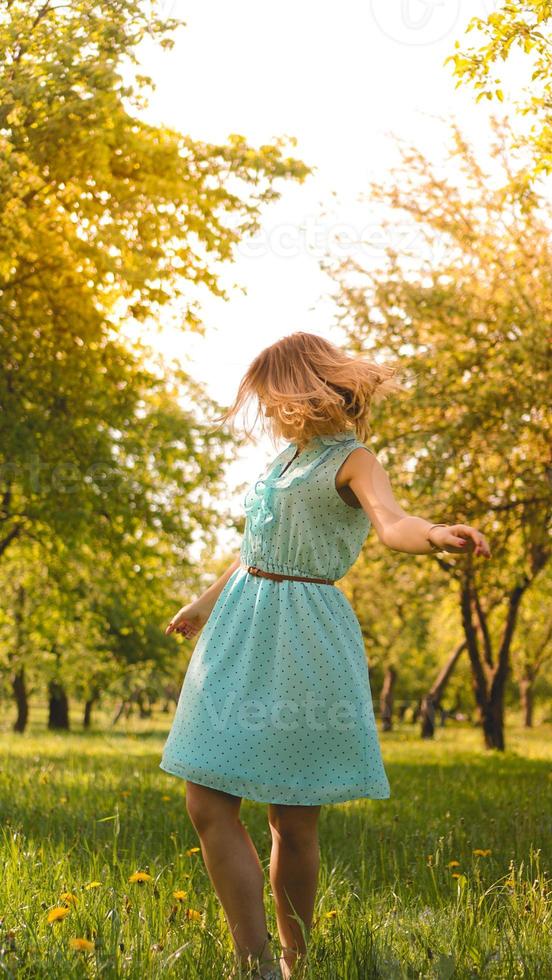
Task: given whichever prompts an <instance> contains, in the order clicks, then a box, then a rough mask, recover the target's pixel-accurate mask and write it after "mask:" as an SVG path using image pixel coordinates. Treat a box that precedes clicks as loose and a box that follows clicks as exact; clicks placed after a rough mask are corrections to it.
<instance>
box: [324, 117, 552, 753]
mask: <svg viewBox="0 0 552 980" xmlns="http://www.w3.org/2000/svg"><path fill="white" fill-rule="evenodd" d="M495 134H496V139H495V143H494V145H493V147H492V152H491V162H492V167H489V169H490V171H491V174H488V173H486V171H485V166H484V165H483V164H482V163H480V161H479V160H478V158H477V157H476V155H475V153H474V152H473V150H472V148H471V147H470V146H469V145H468V144H467V143H466V141H465V140H464V139H463V137H462V134H461V133H460V132H459V130H458V128H457V127H456V126H453V127H452V137H453V139H452V147H451V151H450V156H449V159H448V162H447V170H446V174H447V176H446V177H443V176H442V175H441V174H437V173H435V172H434V168H433V167H432V165H431V163H430V161H429V160H427V159H426V158H425V157H424V155H423V154H422V153H421V152H419V151H417V150H416V149H415V148H414V149H409V148H406V149H403V151H402V164H401V166H400V167H399V168H398V169H397V170H396V171H395V172H394V173H392V175H391V178H390V181H389V183H388V184H387V183H383V184H377V183H375V184H374V185H373V186H372V187H371V190H370V195H371V200H372V201H374V202H375V204H376V206H377V205H378V203H379V205H380V206H381V208H382V223H383V226H384V229H385V232H386V246H385V248H384V250H383V259H382V263H381V265H380V267H379V268H375V269H370V270H367V269H365V268H364V267H363V266H362V264H361V263H359V262H358V261H355V260H349V261H347V262H345V263H338V264H334V265H333V267H332V265H331V263H328V267H329V268H330V271H333V274H334V276H335V279H336V281H337V283H338V286H339V289H340V293H339V302H340V304H341V308H342V310H341V316H340V321H341V323H342V325H343V327H344V328H345V330H346V333H347V335H348V338H349V342H350V344H351V346H353V347H355V346H356V347H358V348H362V349H364V350H365V351H366V350H370V349H371V350H373V351H374V352H376V351H377V354H378V355H381V356H382V357H386V356H389V355H391V356H392V358H393V360H394V361H395V360H396V359H397V358H401V360H402V363H403V365H404V371H405V375H406V376H410V380H409V389H410V390H409V392H408V396H407V398H406V399H405V400H400V399H397V400H396V402H395V403H394V404H390V403H387V404H386V406H385V410H383V411H382V410H381V408H380V407H376V408H375V410H374V418H375V423H374V427H375V428H376V429H377V431H378V437H379V441H380V443H381V445H382V446H385V455H386V462H387V465H388V469H389V472H390V477H391V480H392V482H393V481H394V483H395V485H396V486H400V487H401V490H402V496H403V498H404V499H406V500H407V501H408V504H407V506H406V509H407V510H409V511H410V512H414V513H418V514H421V515H423V516H426V517H427V518H428V519H430V520H432V521H445V522H446V523H455V522H462V523H469V524H473V525H475V526H478V527H480V528H481V530H482V531H483V532H484V533H485V534H486V535H487V536H488V538H489V540H490V542H491V547H492V551H493V558H492V560H491V561H490V562H488V563H485V564H484V565H483V564H481V563H476V562H474V561H473V557H472V556H471V555H470V554H468V555H466V556H452V555H436V556H434V557H433V556H432V557H431V558H429V559H425V560H426V561H428V560H429V561H430V562H432V563H433V564H434V566H435V568H436V569H440V571H441V573H442V574H443V575H444V576H446V577H447V578H448V580H449V582H450V583H451V586H453V587H454V588H455V590H456V592H457V596H458V607H459V614H460V622H461V626H462V630H463V634H464V637H465V640H466V645H467V651H468V657H469V661H470V666H471V674H472V683H473V690H474V695H475V699H476V703H477V706H478V710H479V714H480V720H481V724H482V727H483V732H484V737H485V743H486V745H487V746H488V747H495V748H498V749H502V748H503V747H504V725H503V707H504V691H505V684H506V679H507V677H508V673H509V670H510V654H511V648H512V642H513V638H514V635H515V629H516V622H517V618H518V614H519V609H520V605H521V603H522V601H523V600H524V597H525V596H526V594H527V593H528V591H529V590H530V589H531V588H532V587H534V586H535V584H536V583H537V582H538V580H539V577H540V575H541V574H542V572H543V570H544V568H545V567H546V565H547V563H548V562H549V560H550V554H551V544H550V526H551V523H552V481H551V473H552V459H551V431H550V424H551V423H550V418H551V416H550V413H547V407H548V404H549V399H548V395H547V393H548V392H550V390H551V380H552V379H551V373H552V372H551V367H552V364H551V359H550V348H549V323H550V317H551V312H552V281H551V279H550V275H549V270H550V260H551V253H552V249H551V214H550V207H549V205H548V203H547V202H546V201H545V200H541V199H539V198H538V197H537V195H536V192H535V195H534V198H533V203H532V204H531V205H530V206H528V204H527V201H525V200H523V201H521V200H520V199H519V198H516V197H515V196H512V194H510V193H509V194H507V193H505V192H504V191H503V190H502V189H501V188H503V187H504V184H505V182H506V181H505V180H504V179H503V177H504V173H505V171H508V172H512V173H515V172H516V165H517V157H516V155H515V154H514V153H508V150H507V146H508V142H509V141H508V135H509V134H508V133H506V132H505V130H504V126H501V125H500V124H498V123H496V124H495ZM501 167H502V168H503V170H502V172H501V173H498V175H497V171H499V170H500V168H501ZM404 215H406V216H407V217H408V219H409V220H410V221H411V223H412V226H413V227H414V228H415V229H416V236H415V243H414V247H413V248H406V247H405V248H402V249H401V248H400V247H399V245H398V244H397V242H398V240H399V236H398V234H396V233H395V231H394V222H395V221H397V220H399V219H400V218H402V216H404ZM412 377H414V378H415V381H414V383H413V382H412V380H411V379H412Z"/></svg>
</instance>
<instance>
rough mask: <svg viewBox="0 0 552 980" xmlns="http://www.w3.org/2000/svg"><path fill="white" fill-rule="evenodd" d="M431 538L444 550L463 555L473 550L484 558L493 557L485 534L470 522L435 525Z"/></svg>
mask: <svg viewBox="0 0 552 980" xmlns="http://www.w3.org/2000/svg"><path fill="white" fill-rule="evenodd" d="M429 536H430V539H431V541H432V542H433V544H436V545H438V547H439V548H440V549H442V550H443V551H448V552H450V553H451V554H455V555H461V554H467V553H468V552H473V554H474V555H476V556H478V555H481V556H482V557H483V558H490V557H491V549H490V548H489V544H488V542H487V539H486V538H485V535H484V534H481V531H478V530H477V528H476V527H470V525H469V524H449V525H448V526H447V527H434V528H432V529H431V531H430V535H429Z"/></svg>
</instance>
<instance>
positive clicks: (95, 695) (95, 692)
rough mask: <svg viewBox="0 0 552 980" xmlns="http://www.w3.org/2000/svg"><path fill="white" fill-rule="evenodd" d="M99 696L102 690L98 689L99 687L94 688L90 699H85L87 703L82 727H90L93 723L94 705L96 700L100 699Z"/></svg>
mask: <svg viewBox="0 0 552 980" xmlns="http://www.w3.org/2000/svg"><path fill="white" fill-rule="evenodd" d="M99 697H100V692H99V691H98V690H97V688H94V690H93V691H92V693H91V694H90V697H89V698H88V700H87V701H85V703H84V715H83V718H82V727H83V728H90V724H91V721H92V708H93V707H94V705H95V703H96V701H97V700H98V699H99Z"/></svg>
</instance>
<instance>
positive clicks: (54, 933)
mask: <svg viewBox="0 0 552 980" xmlns="http://www.w3.org/2000/svg"><path fill="white" fill-rule="evenodd" d="M102 721H103V719H98V723H99V724H100V723H102ZM169 721H170V717H169V716H166V715H165V716H158V717H157V718H156V719H154V720H152V721H138V720H135V721H134V720H132V719H131V720H130V721H129V722H127V723H125V725H124V727H123V728H121V729H120V730H117V729H116V730H115V731H114V732H113V731H111V730H109V729H108V728H107V726H106V728H105V730H104V731H96V732H94V733H92V734H89V735H82V734H79V733H75V734H61V735H51V734H48V733H47V732H46V730H45V728H44V725H43V723H42V718H39V719H38V720H36V721H34V723H33V726H32V727H31V729H30V730H29V732H28V733H27V734H25V735H24V736H22V737H21V736H15V735H12V734H11V733H9V732H8V731H5V732H4V734H2V735H0V743H1V747H2V756H3V764H2V767H1V772H0V806H1V811H2V812H1V817H2V836H1V847H2V869H3V870H2V876H1V878H0V896H1V899H0V976H3V977H17V978H18V980H19V978H23V977H24V978H31V977H32V978H33V980H34V978H43V977H44V978H46V977H47V978H55V980H71V978H75V980H76V978H79V980H81V978H82V977H102V978H115V977H131V978H135V980H145V978H157V977H164V978H165V977H186V978H201V980H204V978H216V980H222V978H223V977H224V976H225V972H227V971H228V970H229V969H230V966H231V963H232V946H231V943H230V939H229V935H228V931H227V928H226V925H225V921H224V917H223V914H222V910H221V909H220V906H219V904H218V900H217V899H216V897H215V895H214V893H213V890H212V888H211V885H210V882H209V879H208V877H207V874H206V871H205V868H204V865H203V859H202V857H201V854H200V853H199V854H198V853H197V852H195V853H192V854H187V853H186V851H187V850H188V849H190V848H192V847H197V844H198V841H197V837H196V834H195V831H194V829H193V827H192V825H191V823H190V821H189V818H188V815H187V813H186V807H185V799H184V793H185V783H184V782H183V781H181V780H179V779H177V778H175V777H172V776H169V775H168V774H166V773H164V772H162V770H160V769H159V768H158V764H159V760H160V753H161V748H162V744H163V741H164V736H165V732H166V729H167V726H168V723H169ZM550 735H551V729H550V726H544V725H543V726H540V727H539V728H537V729H535V730H534V731H532V732H523V731H522V730H521V729H520V728H518V727H515V725H511V726H510V728H509V731H508V750H507V752H506V753H504V754H489V753H486V752H485V751H484V750H483V749H482V747H481V736H480V733H479V732H478V731H475V730H471V729H469V728H460V729H459V728H458V727H448V728H445V729H440V730H439V731H438V734H437V738H436V741H435V742H434V743H427V742H422V741H420V739H419V738H418V736H417V732H416V731H413V730H412V729H410V728H402V729H399V730H398V731H397V732H395V733H393V734H391V735H390V736H385V737H383V736H382V745H383V751H384V756H385V761H386V768H387V771H388V774H389V778H390V782H391V789H392V797H391V799H390V800H386V801H369V800H363V801H354V802H351V803H345V804H338V805H334V806H327V807H323V808H322V813H321V817H320V841H321V854H322V865H321V873H320V886H319V892H318V900H317V907H316V913H315V915H316V919H315V925H314V928H313V932H312V937H311V944H310V954H309V963H307V964H306V967H305V970H304V973H302V974H301V976H302V977H303V976H304V977H309V978H316V980H318V978H321V980H335V978H341V977H343V978H347V980H356V978H372V977H374V978H376V977H377V978H381V980H393V978H424V980H425V978H439V980H446V978H453V977H454V978H468V977H478V978H479V977H489V978H491V977H492V978H500V980H505V978H508V980H510V978H512V980H515V978H518V977H519V978H521V977H523V978H525V977H539V978H541V980H545V978H548V977H552V942H551V938H550V937H551V934H552V902H551V898H552V890H551V887H550V872H551V869H552V778H551V772H552V766H551V764H550V763H551V757H552V748H551V743H550ZM242 818H243V821H244V823H245V825H246V826H247V828H248V830H249V832H250V833H251V835H252V837H253V840H254V841H255V844H256V846H257V849H258V851H259V856H260V859H261V862H262V863H263V866H264V867H265V868H267V866H268V858H269V846H270V834H269V832H268V827H267V822H266V806H264V805H263V804H257V803H251V802H248V801H244V803H243V805H242ZM477 848H480V849H490V852H491V853H490V854H488V855H487V856H477V855H474V853H473V851H474V850H475V849H477ZM450 861H458V862H459V864H458V866H453V867H452V868H451V867H449V862H450ZM137 870H142V871H148V872H149V874H150V875H151V876H152V880H151V881H148V882H146V883H145V884H142V885H140V884H133V883H131V882H129V880H128V879H129V876H130V875H131V874H132V873H133V872H135V871H137ZM453 873H456V874H459V875H460V877H458V878H454V877H453ZM91 882H101V884H100V886H99V887H94V888H92V889H86V887H85V886H86V885H87V884H90V883H91ZM178 889H183V890H184V891H186V893H187V894H186V897H185V899H184V901H181V902H179V901H176V900H175V899H174V898H173V892H174V891H175V890H178ZM64 892H70V893H72V894H73V895H75V896H76V902H73V903H71V904H70V912H69V914H68V915H67V916H66V917H65V919H63V920H62V921H59V922H56V923H53V924H49V923H48V921H47V914H48V910H49V909H51V908H53V907H55V906H57V905H58V904H59V903H60V896H61V895H62V893H64ZM266 907H267V912H268V922H269V929H270V931H271V932H272V933H273V935H275V936H276V935H277V931H276V925H275V919H274V913H273V908H272V904H271V897H270V886H269V884H268V878H267V886H266ZM188 909H194V910H196V911H197V912H199V913H200V916H201V918H200V919H195V918H187V916H186V913H187V910H188ZM328 913H336V914H335V915H328ZM71 937H78V938H89V939H93V940H94V943H95V949H94V951H93V952H89V953H83V952H76V951H74V950H72V949H71V948H70V946H69V940H70V938H71Z"/></svg>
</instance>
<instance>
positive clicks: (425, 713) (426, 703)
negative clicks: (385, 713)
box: [420, 640, 466, 738]
mask: <svg viewBox="0 0 552 980" xmlns="http://www.w3.org/2000/svg"><path fill="white" fill-rule="evenodd" d="M465 649H466V641H465V640H462V642H461V643H459V644H458V646H457V647H456V648H455V649H454V650H453V651H452V653H451V655H450V657H449V658H448V660H447V661H446V663H445V664H444V666H443V667H442V669H441V670H440V671H439V674H438V675H437V678H436V680H435V681H434V683H433V684H432V686H431V687H430V689H429V691H428V692H427V694H426V695H425V697H424V698H423V699H422V706H421V712H420V713H421V717H422V730H421V736H422V738H433V736H434V734H435V712H436V710H437V708H438V707H439V704H440V702H441V698H442V697H443V694H444V693H445V688H446V686H447V684H448V682H449V680H450V678H451V675H452V672H453V670H454V667H455V665H456V661H457V660H458V658H459V656H460V654H461V653H462V651H463V650H465Z"/></svg>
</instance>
